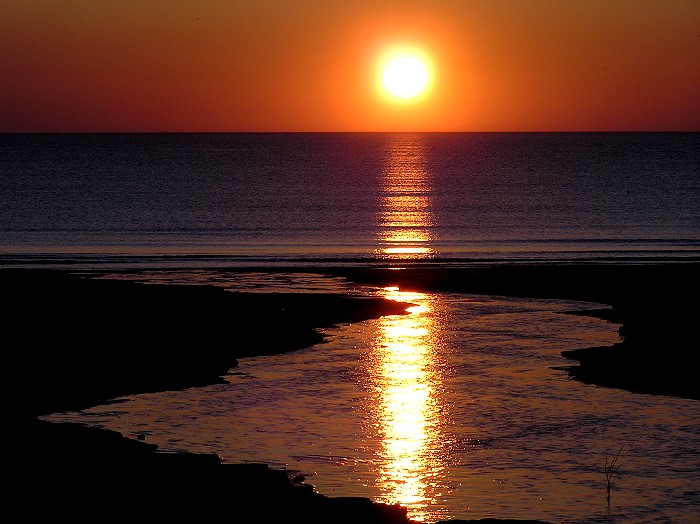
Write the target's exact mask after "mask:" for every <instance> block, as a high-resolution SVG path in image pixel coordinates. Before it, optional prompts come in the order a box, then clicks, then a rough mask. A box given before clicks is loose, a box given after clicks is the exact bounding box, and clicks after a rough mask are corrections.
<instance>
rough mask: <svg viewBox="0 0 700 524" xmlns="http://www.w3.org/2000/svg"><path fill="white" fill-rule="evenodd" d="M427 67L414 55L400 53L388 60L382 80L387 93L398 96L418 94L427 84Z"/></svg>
mask: <svg viewBox="0 0 700 524" xmlns="http://www.w3.org/2000/svg"><path fill="white" fill-rule="evenodd" d="M428 79H429V74H428V68H427V67H426V65H425V63H424V62H423V61H422V60H421V59H420V58H418V57H416V56H414V55H400V56H397V57H396V58H393V59H392V60H390V61H389V63H388V64H387V66H386V68H385V69H384V74H383V76H382V80H383V83H384V88H385V89H386V90H387V91H388V92H389V94H391V95H393V96H395V97H398V98H413V97H415V96H418V95H420V94H421V93H422V92H423V91H425V88H426V87H427V85H428Z"/></svg>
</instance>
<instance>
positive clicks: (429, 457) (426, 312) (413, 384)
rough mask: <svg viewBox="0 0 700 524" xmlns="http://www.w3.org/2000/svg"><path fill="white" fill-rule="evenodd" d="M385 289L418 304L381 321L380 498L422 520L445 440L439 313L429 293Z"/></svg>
mask: <svg viewBox="0 0 700 524" xmlns="http://www.w3.org/2000/svg"><path fill="white" fill-rule="evenodd" d="M383 291H384V294H385V296H386V298H388V299H390V300H395V301H398V302H408V303H412V304H415V305H413V306H411V307H409V309H408V311H409V314H408V315H404V316H400V315H399V316H386V317H382V318H381V321H380V326H379V330H380V333H379V337H378V339H377V346H376V358H375V359H374V360H375V363H376V367H375V368H374V373H375V377H374V379H375V387H376V390H377V391H378V392H379V398H378V402H377V403H376V409H377V413H376V419H377V421H376V422H377V425H378V429H379V433H380V438H381V450H380V454H381V455H382V464H383V467H382V468H381V469H380V471H379V478H378V479H377V487H378V488H379V489H380V490H381V492H382V496H381V497H380V498H379V499H380V500H381V501H383V502H387V503H391V504H400V505H402V506H404V507H406V508H407V509H408V511H409V516H410V517H411V518H413V519H414V520H417V521H422V520H425V519H426V518H427V517H428V516H429V515H428V512H427V509H428V508H429V507H430V506H431V505H432V504H434V503H435V498H434V494H429V489H428V487H429V486H430V485H431V484H433V479H434V478H435V477H437V476H439V475H440V473H441V471H442V469H443V467H442V465H441V464H440V462H439V460H438V454H436V453H435V450H436V449H437V447H438V445H439V442H440V440H441V436H440V427H441V419H440V417H441V410H440V406H439V400H438V391H437V390H438V389H439V383H440V379H439V376H438V373H437V371H436V369H437V368H436V366H435V357H436V356H435V347H436V344H435V329H434V322H435V319H434V317H433V316H432V315H431V314H430V309H431V308H430V300H429V297H428V296H427V295H425V294H423V293H409V292H402V291H399V290H398V288H393V287H390V288H385V289H384V290H383Z"/></svg>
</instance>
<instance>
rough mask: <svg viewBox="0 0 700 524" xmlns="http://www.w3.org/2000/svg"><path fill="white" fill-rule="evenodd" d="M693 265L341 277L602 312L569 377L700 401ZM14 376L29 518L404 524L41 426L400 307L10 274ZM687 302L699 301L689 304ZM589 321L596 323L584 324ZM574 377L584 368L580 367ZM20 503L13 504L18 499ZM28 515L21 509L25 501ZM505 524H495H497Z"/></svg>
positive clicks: (281, 483)
mask: <svg viewBox="0 0 700 524" xmlns="http://www.w3.org/2000/svg"><path fill="white" fill-rule="evenodd" d="M698 267H699V266H698V264H697V263H686V264H651V265H649V264H645V265H624V266H621V265H609V266H605V265H572V264H566V265H548V266H538V265H518V266H493V267H480V268H469V269H465V268H461V269H456V268H455V269H449V268H441V269H439V270H438V269H436V268H427V267H416V268H412V269H410V268H409V269H406V270H404V271H400V272H397V271H388V270H386V269H380V268H374V269H371V268H365V269H353V270H347V269H344V270H337V271H338V272H341V273H343V274H344V275H345V276H347V277H348V278H350V279H353V280H356V281H358V282H363V283H369V284H376V285H399V286H400V287H402V288H403V289H411V288H412V289H421V290H426V291H430V290H434V291H463V292H469V293H484V294H500V295H511V296H532V297H551V298H566V299H576V300H592V301H596V302H601V303H604V304H610V305H612V306H613V309H612V310H605V311H602V312H600V313H597V314H599V315H601V316H606V317H607V318H609V319H610V320H614V321H615V322H620V323H622V324H623V328H622V334H623V335H624V340H623V342H622V343H620V344H617V345H616V346H614V347H612V348H591V349H589V350H583V351H579V352H573V353H571V354H567V356H569V357H571V358H573V359H575V360H572V367H571V369H570V372H571V373H572V376H574V377H576V378H578V379H581V380H585V381H589V382H592V383H596V384H600V385H602V386H613V387H624V388H626V389H630V390H632V391H639V392H644V393H654V394H668V395H677V396H682V397H686V398H691V399H698V398H700V395H698V380H697V375H696V373H695V370H694V368H693V367H692V366H690V365H689V362H691V358H692V351H694V349H693V348H694V346H695V345H694V344H691V343H690V342H689V340H691V337H690V336H689V335H690V334H692V333H693V331H694V321H695V318H697V306H696V304H695V302H694V299H695V297H696V296H698V295H697V291H698V289H697V287H698V279H697V275H698ZM0 286H1V288H2V293H3V294H2V296H3V299H4V300H3V302H4V304H3V306H4V307H3V311H5V313H4V319H3V326H4V328H5V329H4V331H5V347H6V348H7V349H6V366H5V367H4V369H5V370H6V375H7V376H8V378H9V382H10V383H12V384H13V389H12V395H13V396H12V398H10V403H9V404H10V407H11V413H12V417H11V421H12V423H11V424H10V426H8V427H11V436H12V439H13V442H15V443H16V446H15V447H13V448H12V449H11V450H10V453H11V454H12V455H13V458H15V459H16V460H14V461H13V462H14V463H15V464H17V465H18V467H17V468H16V469H13V470H12V471H11V473H12V478H13V479H15V482H13V483H12V490H13V492H14V491H16V492H17V493H18V495H21V496H23V497H25V498H26V497H29V498H30V499H31V500H35V501H37V503H36V504H32V505H31V506H28V507H26V508H25V509H26V511H28V512H29V513H30V514H34V515H44V516H53V517H56V516H72V517H73V518H74V519H77V520H87V518H93V517H94V516H96V515H99V516H103V515H106V514H111V515H114V516H120V517H125V518H138V519H141V518H158V519H164V518H182V516H183V515H186V516H188V517H190V518H197V519H198V520H200V521H209V520H214V519H224V518H225V519H227V520H232V521H234V522H334V523H342V522H358V523H359V522H362V523H373V522H375V523H378V524H379V523H394V522H396V523H407V522H409V521H408V519H407V517H406V512H405V510H404V509H403V508H401V507H398V506H388V505H383V504H376V503H372V502H370V501H369V500H367V499H361V498H332V497H325V496H323V495H321V494H318V493H315V492H314V491H313V489H312V488H311V487H309V486H307V485H304V484H303V483H301V484H297V483H295V482H294V479H290V478H289V476H288V475H287V474H286V473H285V472H283V471H274V470H270V469H269V468H267V466H265V465H250V464H248V465H234V464H222V463H220V461H219V458H218V457H217V456H216V455H202V454H197V455H195V454H164V453H159V452H158V450H157V448H156V447H155V446H153V445H151V444H148V443H147V442H139V441H133V440H129V439H126V438H123V437H122V436H121V435H119V434H117V433H113V432H109V431H104V430H98V429H94V428H85V427H82V426H79V425H74V424H50V423H45V422H41V421H39V420H37V416H40V415H42V414H48V413H53V412H57V411H64V410H76V409H81V408H86V407H89V406H93V405H96V404H102V403H105V402H107V401H108V400H109V399H112V398H114V397H117V396H120V395H127V394H134V393H142V392H148V391H161V390H168V389H182V388H187V387H195V386H201V385H205V384H211V383H215V382H218V381H220V380H221V376H222V375H224V374H225V373H226V372H227V371H228V370H229V369H230V368H231V367H234V366H235V365H236V358H237V357H242V356H250V355H259V354H268V353H275V352H281V351H291V350H295V349H299V348H301V347H306V346H308V345H310V344H314V343H316V342H319V341H321V340H322V337H321V335H320V334H319V333H318V332H317V331H316V330H315V329H316V328H321V327H326V326H330V325H332V324H336V323H342V322H355V321H359V320H363V319H367V318H372V317H376V316H379V315H383V314H396V313H402V312H403V307H405V306H401V305H399V304H396V303H393V302H389V301H385V300H381V299H366V298H359V297H345V296H338V295H322V294H314V295H306V294H277V293H275V294H246V293H230V292H225V291H224V290H223V289H219V288H210V287H201V286H162V285H144V284H136V283H131V282H123V281H108V280H90V279H81V278H78V277H77V276H75V275H71V274H68V273H64V272H53V271H33V270H9V269H4V270H0ZM689 299H691V300H689ZM587 314H595V313H591V312H587ZM577 361H578V362H579V365H574V364H575V362H577ZM10 498H11V499H12V497H10ZM18 500H19V499H18ZM491 522H496V521H491Z"/></svg>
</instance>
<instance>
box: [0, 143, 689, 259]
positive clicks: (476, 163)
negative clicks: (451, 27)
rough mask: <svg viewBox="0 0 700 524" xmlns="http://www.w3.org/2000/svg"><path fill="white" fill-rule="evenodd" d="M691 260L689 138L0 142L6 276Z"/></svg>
mask: <svg viewBox="0 0 700 524" xmlns="http://www.w3.org/2000/svg"><path fill="white" fill-rule="evenodd" d="M698 254H700V133H428V134H391V133H300V134H299V133H281V134H274V133H260V134H250V133H233V134H85V135H81V134H55V135H43V134H36V135H34V134H30V135H19V134H18V135H13V134H6V135H0V256H1V257H2V259H1V260H2V261H3V263H6V264H7V263H9V264H24V263H41V262H46V263H53V264H56V263H70V264H74V263H83V262H84V261H85V260H86V259H87V260H88V263H92V262H94V261H96V260H97V261H101V262H105V263H111V264H114V265H118V264H132V265H133V264H134V263H136V262H141V263H143V264H145V265H146V266H148V265H149V264H154V263H161V264H170V265H176V264H179V265H181V266H188V265H189V266H194V267H196V266H198V265H200V264H201V262H202V259H203V258H206V259H207V262H209V263H210V264H221V265H249V264H273V265H274V264H277V263H280V262H282V263H284V264H289V263H294V264H318V263H319V262H331V263H355V262H357V261H362V262H375V261H386V260H394V259H411V260H431V261H434V262H440V263H453V262H464V261H474V260H476V261H479V260H506V259H509V260H554V259H585V260H591V259H601V258H606V259H607V258H615V259H630V258H639V257H643V258H650V257H652V258H653V257H658V256H665V257H668V256H674V257H688V256H697V255H698ZM138 257H141V260H140V261H139V260H136V258H138ZM143 257H146V259H144V258H143Z"/></svg>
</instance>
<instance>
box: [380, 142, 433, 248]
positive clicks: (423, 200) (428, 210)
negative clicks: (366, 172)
mask: <svg viewBox="0 0 700 524" xmlns="http://www.w3.org/2000/svg"><path fill="white" fill-rule="evenodd" d="M424 149H425V146H424V144H423V142H422V138H421V136H420V135H396V136H395V137H394V138H393V139H392V142H390V143H389V145H388V149H387V158H386V166H385V169H384V178H383V180H382V204H381V211H380V213H379V226H380V230H379V233H378V234H377V236H378V240H379V244H380V248H379V250H378V254H379V255H380V256H382V257H383V258H390V259H415V258H431V257H432V256H433V250H432V248H431V247H430V242H431V241H432V233H431V228H432V226H433V215H432V202H431V195H430V192H431V189H432V188H431V186H430V173H429V172H428V169H427V161H426V157H425V150H424Z"/></svg>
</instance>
